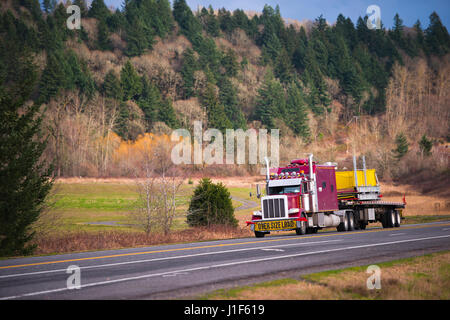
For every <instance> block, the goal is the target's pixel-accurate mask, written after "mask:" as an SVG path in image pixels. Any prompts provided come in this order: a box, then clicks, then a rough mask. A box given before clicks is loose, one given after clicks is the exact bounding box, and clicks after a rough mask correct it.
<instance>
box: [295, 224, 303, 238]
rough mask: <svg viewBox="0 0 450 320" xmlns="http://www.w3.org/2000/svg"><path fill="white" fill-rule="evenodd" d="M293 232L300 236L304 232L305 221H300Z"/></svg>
mask: <svg viewBox="0 0 450 320" xmlns="http://www.w3.org/2000/svg"><path fill="white" fill-rule="evenodd" d="M295 233H296V234H297V235H298V236H302V235H304V234H306V222H305V221H300V228H297V229H295Z"/></svg>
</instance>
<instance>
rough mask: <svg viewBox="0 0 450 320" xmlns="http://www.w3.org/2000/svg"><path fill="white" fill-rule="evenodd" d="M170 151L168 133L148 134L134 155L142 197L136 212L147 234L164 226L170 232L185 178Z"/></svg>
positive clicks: (137, 183) (137, 203) (163, 229)
mask: <svg viewBox="0 0 450 320" xmlns="http://www.w3.org/2000/svg"><path fill="white" fill-rule="evenodd" d="M170 151H171V144H170V141H169V140H168V139H166V137H162V138H161V137H155V136H153V135H148V139H146V141H143V143H142V146H141V149H140V154H139V155H138V156H137V159H134V160H135V161H134V168H135V176H136V178H137V179H136V186H137V190H138V194H139V197H138V200H137V202H136V208H135V211H134V213H133V216H134V220H135V221H136V222H137V223H138V224H139V225H140V226H142V227H143V229H144V230H145V232H146V233H147V234H150V233H151V232H153V231H155V230H161V231H162V232H163V233H164V234H165V235H168V234H169V233H170V230H171V227H172V225H173V220H174V217H175V215H176V209H177V206H178V204H179V199H178V198H179V190H180V188H181V186H182V184H183V180H184V178H183V176H180V175H179V173H180V170H178V168H176V166H175V165H174V164H173V163H172V161H171V159H170Z"/></svg>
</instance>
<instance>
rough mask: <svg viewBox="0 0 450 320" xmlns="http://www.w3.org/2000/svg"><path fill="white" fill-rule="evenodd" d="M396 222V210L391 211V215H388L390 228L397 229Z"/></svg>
mask: <svg viewBox="0 0 450 320" xmlns="http://www.w3.org/2000/svg"><path fill="white" fill-rule="evenodd" d="M396 220H397V219H396V218H395V211H394V210H391V211H389V214H388V228H393V227H395V223H396Z"/></svg>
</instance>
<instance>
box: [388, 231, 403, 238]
mask: <svg viewBox="0 0 450 320" xmlns="http://www.w3.org/2000/svg"><path fill="white" fill-rule="evenodd" d="M404 234H406V233H404V232H402V233H393V234H390V236H391V237H394V236H401V235H404Z"/></svg>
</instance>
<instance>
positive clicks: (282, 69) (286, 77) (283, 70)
mask: <svg viewBox="0 0 450 320" xmlns="http://www.w3.org/2000/svg"><path fill="white" fill-rule="evenodd" d="M274 65H275V68H274V69H275V76H276V77H277V78H278V79H280V81H281V82H282V83H287V82H290V81H291V80H292V77H293V76H294V67H293V65H292V63H291V58H290V57H289V55H288V53H287V51H286V50H285V49H281V52H280V53H279V54H278V57H277V58H276V60H275V63H274Z"/></svg>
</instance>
